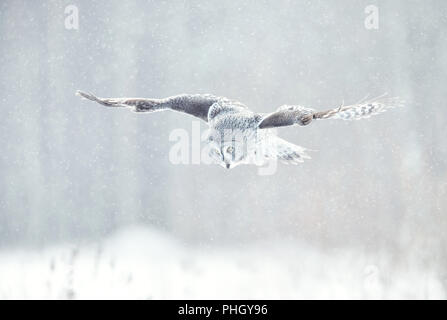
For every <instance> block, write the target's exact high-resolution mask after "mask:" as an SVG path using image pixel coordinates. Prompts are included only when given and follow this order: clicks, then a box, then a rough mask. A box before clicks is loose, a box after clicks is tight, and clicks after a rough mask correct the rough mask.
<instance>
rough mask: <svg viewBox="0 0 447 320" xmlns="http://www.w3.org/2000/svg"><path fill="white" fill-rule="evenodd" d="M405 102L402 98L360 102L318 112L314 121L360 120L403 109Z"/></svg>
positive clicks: (314, 116) (382, 98)
mask: <svg viewBox="0 0 447 320" xmlns="http://www.w3.org/2000/svg"><path fill="white" fill-rule="evenodd" d="M403 104H404V101H403V100H402V99H400V98H397V97H394V98H386V97H384V95H383V96H381V97H378V98H376V99H372V100H369V101H364V102H359V103H357V104H354V105H350V106H343V105H342V106H340V107H338V108H334V109H330V110H326V111H321V112H316V113H314V114H313V118H314V119H341V120H359V119H366V118H369V117H370V116H373V115H376V114H379V113H382V112H385V111H386V110H388V109H391V108H395V107H402V106H403Z"/></svg>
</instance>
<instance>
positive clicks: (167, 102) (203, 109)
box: [76, 91, 222, 122]
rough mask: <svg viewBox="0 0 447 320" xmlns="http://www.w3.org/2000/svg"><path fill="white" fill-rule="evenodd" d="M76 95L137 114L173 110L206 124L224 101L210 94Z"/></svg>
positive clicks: (79, 92) (81, 92) (82, 93)
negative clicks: (154, 96)
mask: <svg viewBox="0 0 447 320" xmlns="http://www.w3.org/2000/svg"><path fill="white" fill-rule="evenodd" d="M76 94H77V95H79V96H81V97H83V98H85V99H88V100H91V101H95V102H97V103H99V104H101V105H103V106H106V107H123V108H130V109H132V110H133V111H135V112H155V111H162V110H173V111H178V112H183V113H186V114H189V115H192V116H194V117H197V118H199V119H202V120H203V121H205V122H207V121H208V111H209V109H210V107H211V106H212V105H213V104H214V103H216V102H218V101H219V100H220V99H222V98H220V97H217V96H214V95H210V94H181V95H177V96H172V97H168V98H165V99H146V98H99V97H96V96H95V95H93V94H91V93H86V92H83V91H77V92H76Z"/></svg>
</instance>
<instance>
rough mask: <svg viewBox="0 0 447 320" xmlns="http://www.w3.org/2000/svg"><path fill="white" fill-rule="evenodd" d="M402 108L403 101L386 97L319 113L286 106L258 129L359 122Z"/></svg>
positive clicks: (268, 117) (263, 120) (267, 117)
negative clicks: (328, 121)
mask: <svg viewBox="0 0 447 320" xmlns="http://www.w3.org/2000/svg"><path fill="white" fill-rule="evenodd" d="M401 106H403V100H401V99H399V98H384V97H379V98H376V99H373V100H370V101H365V102H359V103H356V104H353V105H350V106H340V107H337V108H333V109H329V110H326V111H318V112H317V111H315V110H314V109H310V108H305V107H301V106H288V105H286V106H282V107H280V108H279V109H278V110H277V111H275V112H273V113H271V114H269V115H267V116H265V117H264V118H263V119H262V120H261V121H260V123H259V124H258V127H259V128H260V129H268V128H275V127H284V126H293V125H301V126H304V125H307V124H309V123H311V122H312V121H313V120H316V119H341V120H359V119H364V118H369V117H370V116H373V115H376V114H379V113H382V112H384V111H386V110H388V109H390V108H394V107H401Z"/></svg>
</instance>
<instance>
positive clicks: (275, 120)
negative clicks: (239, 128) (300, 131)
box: [258, 105, 315, 129]
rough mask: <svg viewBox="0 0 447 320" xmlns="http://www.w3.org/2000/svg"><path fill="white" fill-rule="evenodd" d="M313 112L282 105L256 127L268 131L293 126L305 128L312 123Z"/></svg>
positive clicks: (298, 107)
mask: <svg viewBox="0 0 447 320" xmlns="http://www.w3.org/2000/svg"><path fill="white" fill-rule="evenodd" d="M314 113H315V110H313V109H310V108H305V107H301V106H289V105H284V106H281V107H279V108H278V110H276V111H275V112H273V113H270V114H269V115H267V116H266V117H265V118H264V119H262V120H261V122H260V123H259V125H258V127H259V128H260V129H268V128H275V127H285V126H293V125H296V124H297V125H301V126H305V125H306V124H309V123H310V122H311V121H312V117H313V114H314Z"/></svg>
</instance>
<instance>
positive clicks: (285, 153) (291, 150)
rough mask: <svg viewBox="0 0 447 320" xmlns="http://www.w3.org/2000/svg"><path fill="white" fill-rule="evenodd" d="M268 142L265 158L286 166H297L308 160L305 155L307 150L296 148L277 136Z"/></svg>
mask: <svg viewBox="0 0 447 320" xmlns="http://www.w3.org/2000/svg"><path fill="white" fill-rule="evenodd" d="M272 139H273V141H270V143H269V146H270V147H269V148H268V150H269V151H268V153H267V157H271V158H276V159H278V160H279V161H281V162H283V163H286V164H299V163H301V162H304V160H306V159H310V156H309V155H308V154H307V152H308V151H311V150H309V149H306V148H303V147H301V146H297V145H295V144H293V143H290V142H288V141H286V140H283V139H281V138H279V137H277V136H274V137H272Z"/></svg>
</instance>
